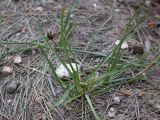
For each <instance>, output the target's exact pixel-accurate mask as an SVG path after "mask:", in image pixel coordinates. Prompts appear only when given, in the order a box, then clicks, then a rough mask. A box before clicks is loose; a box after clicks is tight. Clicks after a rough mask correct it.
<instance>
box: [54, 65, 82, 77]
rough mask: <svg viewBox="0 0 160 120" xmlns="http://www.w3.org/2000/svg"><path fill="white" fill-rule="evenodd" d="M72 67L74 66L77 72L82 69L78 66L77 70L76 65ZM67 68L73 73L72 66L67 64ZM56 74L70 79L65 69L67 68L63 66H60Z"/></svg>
mask: <svg viewBox="0 0 160 120" xmlns="http://www.w3.org/2000/svg"><path fill="white" fill-rule="evenodd" d="M71 65H72V67H73V69H74V70H75V71H78V70H79V69H80V66H79V65H77V67H78V68H76V63H71ZM66 66H67V67H68V69H69V70H70V72H71V73H73V71H72V68H71V66H70V64H66ZM56 74H57V75H58V77H60V78H69V77H70V74H69V71H68V70H67V69H66V68H65V66H64V65H63V64H61V65H60V66H58V67H57V69H56Z"/></svg>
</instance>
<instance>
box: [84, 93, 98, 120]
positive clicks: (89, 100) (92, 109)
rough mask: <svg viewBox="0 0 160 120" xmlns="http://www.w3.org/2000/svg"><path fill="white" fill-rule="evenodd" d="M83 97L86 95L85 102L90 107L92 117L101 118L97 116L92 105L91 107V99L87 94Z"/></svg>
mask: <svg viewBox="0 0 160 120" xmlns="http://www.w3.org/2000/svg"><path fill="white" fill-rule="evenodd" d="M85 97H86V99H87V102H88V104H89V106H90V108H91V111H92V113H93V115H94V117H95V118H96V120H101V118H100V117H99V116H98V114H97V112H96V111H95V109H94V107H93V104H92V101H91V99H90V98H89V96H88V95H85Z"/></svg>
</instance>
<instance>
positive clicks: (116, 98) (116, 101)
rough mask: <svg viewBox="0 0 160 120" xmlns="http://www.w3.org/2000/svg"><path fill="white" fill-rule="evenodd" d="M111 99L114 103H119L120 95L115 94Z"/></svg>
mask: <svg viewBox="0 0 160 120" xmlns="http://www.w3.org/2000/svg"><path fill="white" fill-rule="evenodd" d="M113 101H114V102H115V103H120V101H121V100H120V97H118V96H115V97H114V98H113Z"/></svg>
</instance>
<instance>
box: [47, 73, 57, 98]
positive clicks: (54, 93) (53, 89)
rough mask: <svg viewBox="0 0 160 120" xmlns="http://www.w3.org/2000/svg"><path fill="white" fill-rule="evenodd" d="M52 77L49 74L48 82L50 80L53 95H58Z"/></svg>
mask: <svg viewBox="0 0 160 120" xmlns="http://www.w3.org/2000/svg"><path fill="white" fill-rule="evenodd" d="M51 79H52V78H51V76H50V75H49V76H48V82H49V85H50V87H51V91H52V93H53V96H54V97H55V96H56V92H55V91H56V89H55V88H54V87H53V85H52V80H51Z"/></svg>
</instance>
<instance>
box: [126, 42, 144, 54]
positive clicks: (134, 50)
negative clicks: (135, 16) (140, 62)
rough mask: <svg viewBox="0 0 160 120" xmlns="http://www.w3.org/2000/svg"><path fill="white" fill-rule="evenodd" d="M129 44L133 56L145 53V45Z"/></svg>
mask: <svg viewBox="0 0 160 120" xmlns="http://www.w3.org/2000/svg"><path fill="white" fill-rule="evenodd" d="M128 44H129V49H128V50H129V52H130V53H131V54H133V55H136V54H142V53H144V48H143V45H142V44H141V43H139V42H135V43H128Z"/></svg>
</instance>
